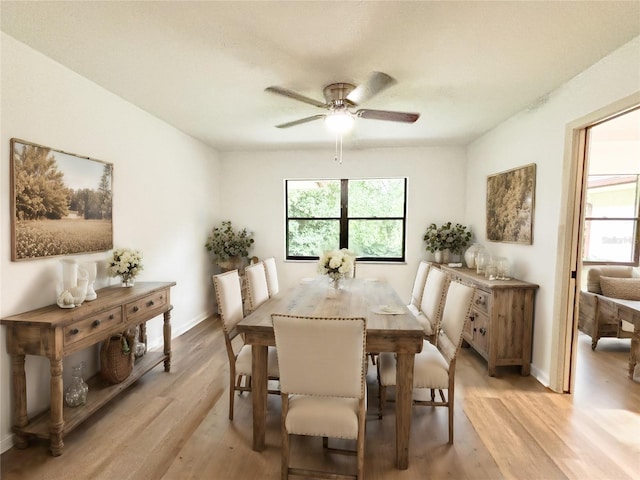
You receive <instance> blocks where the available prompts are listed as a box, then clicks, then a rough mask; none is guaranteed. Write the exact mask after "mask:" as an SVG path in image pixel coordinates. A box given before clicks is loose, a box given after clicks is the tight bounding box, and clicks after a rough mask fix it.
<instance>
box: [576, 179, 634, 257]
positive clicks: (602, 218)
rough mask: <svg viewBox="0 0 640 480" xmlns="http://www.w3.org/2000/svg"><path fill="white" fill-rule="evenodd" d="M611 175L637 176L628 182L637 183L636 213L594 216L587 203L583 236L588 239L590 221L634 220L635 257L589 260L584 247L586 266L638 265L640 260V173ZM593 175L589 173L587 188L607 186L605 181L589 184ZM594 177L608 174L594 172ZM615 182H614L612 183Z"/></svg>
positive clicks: (582, 255) (583, 255)
mask: <svg viewBox="0 0 640 480" xmlns="http://www.w3.org/2000/svg"><path fill="white" fill-rule="evenodd" d="M610 175H611V176H617V177H621V178H622V177H627V176H628V177H629V178H630V179H631V178H632V177H635V182H631V181H630V182H628V183H635V185H636V192H635V193H636V200H635V201H636V204H635V205H634V207H635V209H636V215H635V216H633V217H631V216H630V217H605V216H599V217H596V216H592V215H591V214H590V213H589V212H588V206H586V205H585V210H586V213H585V217H584V225H583V227H582V228H583V237H584V241H586V238H587V231H588V230H589V228H590V222H615V221H625V222H626V221H629V222H634V223H635V227H634V231H633V233H634V236H633V240H632V241H633V247H632V254H633V259H632V260H631V261H629V262H618V261H615V260H587V259H585V254H586V249H585V248H583V250H582V254H581V257H582V258H581V260H582V264H583V265H586V266H593V265H624V266H636V265H638V263H639V262H640V175H638V174H610ZM590 176H591V175H588V174H587V190H588V189H589V188H594V189H595V188H598V187H601V186H606V185H607V184H606V183H604V184H602V185H593V186H591V187H590V186H589V185H588V179H589V177H590ZM592 176H594V177H599V176H606V174H594V175H592ZM612 184H614V183H612Z"/></svg>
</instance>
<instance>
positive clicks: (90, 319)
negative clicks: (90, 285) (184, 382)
mask: <svg viewBox="0 0 640 480" xmlns="http://www.w3.org/2000/svg"><path fill="white" fill-rule="evenodd" d="M174 285H175V282H148V283H147V282H141V283H136V284H135V286H133V287H128V288H123V287H120V286H112V287H107V288H103V289H100V290H98V292H97V293H98V298H97V299H96V300H94V301H92V302H85V303H83V304H82V305H81V306H80V307H76V308H71V309H62V308H60V307H58V306H57V305H49V306H47V307H43V308H38V309H36V310H32V311H30V312H24V313H21V314H18V315H12V316H9V317H6V318H3V319H0V325H6V327H7V352H8V353H9V355H10V356H11V376H12V382H13V392H12V393H13V410H14V419H13V421H14V427H13V430H14V432H15V434H16V446H17V447H18V448H26V447H27V445H28V440H29V438H30V437H38V438H44V439H49V440H50V450H51V453H52V455H54V456H58V455H61V454H62V448H63V447H64V443H63V438H64V435H65V434H66V433H68V432H70V431H71V430H73V429H74V428H75V427H77V426H78V425H79V424H80V423H81V422H82V421H83V420H85V419H86V418H88V417H89V416H90V415H92V414H93V413H95V412H96V411H97V410H98V409H99V408H100V407H102V406H103V405H105V404H106V403H107V402H109V401H110V400H111V399H112V398H113V397H115V396H116V395H118V394H119V393H120V392H122V391H123V390H124V389H125V388H127V387H128V386H129V385H131V384H132V383H134V382H135V381H136V380H137V379H138V378H140V377H141V376H142V375H144V374H145V373H147V372H148V371H149V370H151V369H152V368H153V367H155V366H156V365H158V364H160V363H162V362H164V370H165V371H166V372H168V371H169V370H170V368H171V309H172V308H173V307H172V306H171V303H170V297H169V294H170V289H171V287H172V286H174ZM161 314H163V315H164V326H163V335H164V349H163V351H162V352H147V353H145V354H144V355H143V356H142V357H140V358H138V359H136V362H135V365H134V367H133V372H132V373H131V375H129V377H128V378H127V379H126V380H125V381H124V382H122V383H118V384H116V385H110V384H108V383H106V382H105V381H103V380H102V379H101V378H100V376H99V375H96V376H94V377H93V378H91V379H89V380H88V382H87V383H88V384H89V394H88V395H87V403H86V404H85V405H82V406H79V407H75V408H70V407H67V406H65V405H64V399H63V397H64V388H63V383H62V360H63V358H64V357H66V356H68V355H70V354H72V353H74V352H76V351H79V350H82V349H85V348H87V347H90V346H92V345H95V344H97V343H100V342H102V341H103V340H105V339H106V338H107V337H108V336H110V335H113V334H116V333H120V332H122V331H124V330H126V329H127V328H129V327H131V326H135V325H140V327H141V328H140V331H141V337H142V338H141V340H142V341H144V343H145V344H146V328H145V327H146V322H147V321H148V320H151V319H152V318H154V317H157V316H158V315H161ZM25 355H38V356H41V357H47V358H48V359H49V363H50V374H51V406H50V410H49V411H47V412H43V413H42V414H40V415H38V416H36V417H35V418H33V419H31V420H30V419H29V418H28V416H27V382H26V380H27V379H26V372H25V368H24V361H25Z"/></svg>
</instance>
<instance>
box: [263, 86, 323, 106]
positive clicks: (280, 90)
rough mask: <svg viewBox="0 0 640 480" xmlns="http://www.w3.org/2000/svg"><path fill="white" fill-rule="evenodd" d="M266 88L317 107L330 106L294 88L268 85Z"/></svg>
mask: <svg viewBox="0 0 640 480" xmlns="http://www.w3.org/2000/svg"><path fill="white" fill-rule="evenodd" d="M265 90H266V91H267V92H271V93H276V94H278V95H283V96H285V97H289V98H293V99H294V100H298V101H300V102H304V103H308V104H310V105H313V106H315V107H320V108H329V105H327V104H326V103H323V102H320V101H318V100H314V99H313V98H309V97H305V96H304V95H300V94H299V93H296V92H294V91H292V90H287V89H286V88H282V87H267V88H265Z"/></svg>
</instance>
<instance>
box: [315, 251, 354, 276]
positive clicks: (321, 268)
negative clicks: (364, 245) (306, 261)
mask: <svg viewBox="0 0 640 480" xmlns="http://www.w3.org/2000/svg"><path fill="white" fill-rule="evenodd" d="M354 261H355V255H354V254H353V253H352V252H350V251H349V250H347V249H346V248H343V249H341V250H330V251H326V252H324V253H323V254H322V256H321V257H320V263H319V264H318V273H320V274H322V275H328V276H329V277H330V278H331V280H333V281H337V280H340V279H341V278H344V277H345V276H346V275H348V274H349V273H351V272H352V271H353V265H354Z"/></svg>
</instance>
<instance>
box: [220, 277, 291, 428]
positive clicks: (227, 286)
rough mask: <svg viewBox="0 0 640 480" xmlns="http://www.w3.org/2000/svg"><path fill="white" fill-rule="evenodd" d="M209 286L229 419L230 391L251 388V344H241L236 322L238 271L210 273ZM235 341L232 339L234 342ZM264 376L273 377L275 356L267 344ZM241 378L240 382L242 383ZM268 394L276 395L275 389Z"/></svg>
mask: <svg viewBox="0 0 640 480" xmlns="http://www.w3.org/2000/svg"><path fill="white" fill-rule="evenodd" d="M213 286H214V288H215V291H216V299H217V301H218V308H219V309H220V318H221V319H222V330H223V332H224V343H225V346H226V348H227V357H228V358H229V420H233V404H234V394H235V392H236V391H238V392H250V391H251V345H245V343H244V341H243V339H242V335H239V332H238V330H237V329H236V325H238V323H239V322H240V320H242V318H243V314H242V293H241V289H240V276H239V275H238V270H231V271H229V272H225V273H221V274H219V275H214V276H213ZM234 340H235V342H234ZM267 362H268V363H267V372H268V373H267V375H268V377H269V379H270V380H277V379H278V377H279V373H278V355H277V353H276V349H275V347H269V349H268V359H267ZM243 380H244V384H243ZM269 393H273V394H279V393H280V392H279V391H277V390H269Z"/></svg>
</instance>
